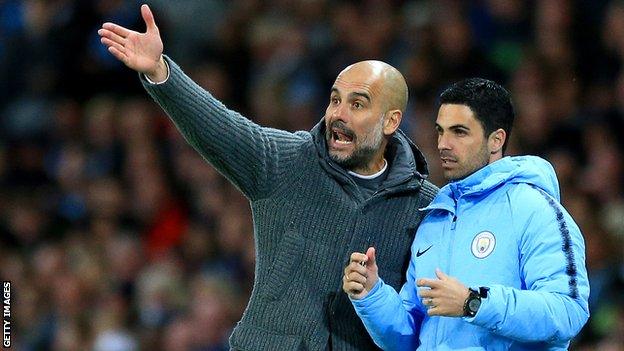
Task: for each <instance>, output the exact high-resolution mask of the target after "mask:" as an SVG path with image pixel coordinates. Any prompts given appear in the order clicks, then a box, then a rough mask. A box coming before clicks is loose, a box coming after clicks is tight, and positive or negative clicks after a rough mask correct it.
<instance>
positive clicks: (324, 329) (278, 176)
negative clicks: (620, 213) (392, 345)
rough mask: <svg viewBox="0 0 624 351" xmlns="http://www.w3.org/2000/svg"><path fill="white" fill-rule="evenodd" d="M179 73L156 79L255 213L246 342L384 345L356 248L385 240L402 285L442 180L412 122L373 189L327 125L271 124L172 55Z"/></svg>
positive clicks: (202, 149)
mask: <svg viewBox="0 0 624 351" xmlns="http://www.w3.org/2000/svg"><path fill="white" fill-rule="evenodd" d="M166 60H167V63H168V64H169V67H170V77H169V79H168V80H167V81H166V82H165V83H164V84H160V85H153V84H150V83H148V82H147V81H145V79H144V78H143V79H142V80H143V84H144V86H145V89H146V90H147V91H148V92H149V94H150V95H151V96H152V97H153V98H154V99H155V100H156V102H158V104H160V106H161V107H162V108H163V109H164V110H165V111H166V112H167V113H168V115H169V116H170V117H171V119H172V120H173V121H174V123H175V124H176V125H177V127H178V128H179V129H180V131H181V132H182V134H183V135H184V137H185V138H186V140H187V141H188V142H189V143H190V144H191V145H192V146H193V147H194V148H195V149H196V150H197V151H198V152H199V153H201V155H202V156H203V157H204V158H205V159H206V160H207V161H208V162H210V164H212V165H213V166H214V167H215V168H217V169H218V170H219V171H220V172H221V173H222V174H223V175H224V176H225V177H227V178H228V179H229V180H230V181H231V182H232V183H234V184H235V185H236V187H237V188H238V189H240V191H241V192H243V194H245V196H246V197H247V198H248V199H249V201H250V203H251V209H252V212H253V222H254V232H255V238H254V239H255V248H256V257H257V259H256V270H255V281H254V287H253V292H252V295H251V298H250V300H249V304H248V306H247V309H246V310H245V313H244V314H243V317H242V319H241V321H240V322H239V323H238V325H237V326H236V328H235V329H234V332H233V334H232V336H231V338H230V345H231V347H232V348H233V349H236V350H327V349H332V350H376V349H377V347H376V346H375V345H374V344H373V342H372V341H371V339H370V337H369V336H368V334H367V332H366V330H365V329H364V327H363V325H362V323H361V322H360V320H359V318H358V317H357V315H356V314H355V312H354V310H353V307H352V306H351V303H350V302H349V300H348V297H347V296H346V294H345V293H344V292H342V275H343V269H344V267H345V265H346V264H347V263H348V260H349V256H350V254H351V253H352V252H354V251H359V252H363V251H365V250H366V248H367V247H369V246H371V245H374V246H375V247H376V249H377V261H378V265H379V273H380V275H381V276H383V277H384V280H385V282H386V283H388V284H389V285H391V286H392V287H394V288H395V289H397V290H398V289H400V287H401V285H402V283H403V280H404V272H405V269H406V267H407V266H406V265H407V263H408V260H409V254H410V246H411V243H412V240H413V238H414V233H415V228H416V226H417V225H418V224H419V223H420V221H421V219H422V218H423V215H424V213H423V212H421V211H419V210H418V209H419V208H423V207H425V206H426V205H427V204H429V202H430V201H431V200H432V199H433V197H434V196H435V194H436V192H437V188H436V187H435V186H434V185H432V184H431V183H429V182H427V181H425V180H424V176H425V175H426V173H427V170H426V163H425V160H424V157H423V156H422V154H421V153H420V151H418V149H416V147H415V146H414V145H413V144H412V143H411V142H410V141H409V140H408V139H407V137H406V136H405V135H404V134H403V133H402V132H400V131H398V132H397V133H395V135H394V136H393V137H392V139H391V142H390V143H389V146H388V150H387V151H386V159H387V160H388V162H389V165H390V168H389V173H388V177H387V179H386V180H385V181H384V183H383V184H382V187H381V189H380V190H378V191H377V192H376V193H375V194H374V195H373V196H372V197H370V198H364V196H363V193H362V192H361V191H360V189H359V188H358V186H357V185H356V184H355V182H354V181H353V180H352V179H351V178H350V176H349V175H348V174H347V173H346V172H345V171H344V170H343V169H341V168H340V167H338V166H337V165H335V164H334V163H333V162H332V161H331V160H330V159H329V158H328V155H327V150H326V143H325V139H324V130H325V126H324V123H323V122H321V123H319V124H318V125H317V126H316V127H315V128H313V129H312V130H311V131H310V132H303V131H302V132H296V133H290V132H286V131H282V130H276V129H271V128H264V127H260V126H258V125H256V124H254V123H253V122H251V121H250V120H248V119H246V118H244V117H242V116H241V115H240V114H238V113H236V112H234V111H231V110H229V109H227V108H226V107H225V106H224V105H223V104H222V103H221V102H219V101H218V100H216V99H215V98H213V97H212V96H211V95H210V94H209V93H208V92H206V91H205V90H203V89H202V88H201V87H199V86H198V85H196V84H195V83H194V82H193V81H192V80H191V79H190V78H188V77H187V76H186V75H185V74H184V73H183V72H182V70H181V69H180V68H179V67H178V66H177V65H176V64H175V63H174V62H173V61H172V60H170V59H169V58H166Z"/></svg>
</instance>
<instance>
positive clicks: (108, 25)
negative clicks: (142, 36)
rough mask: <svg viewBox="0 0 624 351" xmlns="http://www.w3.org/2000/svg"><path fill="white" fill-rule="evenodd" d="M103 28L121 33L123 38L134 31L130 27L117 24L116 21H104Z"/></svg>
mask: <svg viewBox="0 0 624 351" xmlns="http://www.w3.org/2000/svg"><path fill="white" fill-rule="evenodd" d="M102 28H103V29H106V30H108V31H111V32H113V33H115V34H117V35H119V36H120V37H122V38H126V37H127V36H128V35H130V33H132V31H131V30H130V29H128V28H125V27H122V26H120V25H117V24H115V23H111V22H106V23H104V24H103V25H102ZM98 33H99V31H98ZM100 35H101V34H100Z"/></svg>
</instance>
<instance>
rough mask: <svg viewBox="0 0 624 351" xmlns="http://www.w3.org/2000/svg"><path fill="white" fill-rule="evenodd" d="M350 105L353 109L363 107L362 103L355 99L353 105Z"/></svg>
mask: <svg viewBox="0 0 624 351" xmlns="http://www.w3.org/2000/svg"><path fill="white" fill-rule="evenodd" d="M352 106H353V108H354V109H356V110H359V109H361V108H362V107H364V105H362V104H361V103H360V102H359V101H355V102H354V103H353V105H352Z"/></svg>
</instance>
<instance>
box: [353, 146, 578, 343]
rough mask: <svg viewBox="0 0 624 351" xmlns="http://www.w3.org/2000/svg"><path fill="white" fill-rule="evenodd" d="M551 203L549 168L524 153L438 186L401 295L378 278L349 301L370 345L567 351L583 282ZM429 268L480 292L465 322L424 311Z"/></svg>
mask: <svg viewBox="0 0 624 351" xmlns="http://www.w3.org/2000/svg"><path fill="white" fill-rule="evenodd" d="M559 200H560V197H559V184H558V182H557V178H556V175H555V172H554V169H553V168H552V166H551V165H550V163H548V162H547V161H545V160H543V159H541V158H539V157H534V156H521V157H505V158H503V159H501V160H498V161H496V162H494V163H492V164H490V165H488V166H486V167H484V168H482V169H480V170H479V171H477V172H475V173H474V174H472V175H470V176H468V177H467V178H465V179H462V180H460V181H457V182H451V183H449V184H448V185H446V186H445V187H443V188H442V189H441V190H440V193H439V194H438V196H437V197H436V198H435V199H434V200H433V202H432V203H431V204H430V205H429V206H428V207H427V208H425V209H424V210H430V212H429V213H428V215H427V217H425V219H424V220H423V222H422V223H421V225H420V227H419V228H418V231H417V234H416V239H415V240H414V243H413V245H412V257H411V261H410V265H409V268H408V271H407V281H406V283H405V284H404V285H403V287H402V289H401V292H400V293H399V294H397V292H396V291H395V290H393V289H392V288H391V287H389V286H387V285H385V284H384V283H383V280H382V279H380V280H379V282H378V283H377V285H376V286H375V287H374V288H373V289H372V290H371V292H370V293H369V294H368V295H367V296H366V297H365V298H363V299H361V300H352V303H353V306H354V307H355V309H356V312H357V313H358V315H359V316H360V318H361V319H362V321H363V322H364V325H365V326H366V328H367V330H368V332H369V333H370V334H371V336H372V337H373V339H374V340H375V342H376V343H377V345H379V346H380V347H381V348H383V349H384V350H415V349H419V350H510V349H511V350H528V349H532V350H535V349H540V350H562V349H567V347H568V345H569V342H570V339H571V338H572V337H574V336H575V335H576V334H577V333H578V332H579V331H580V330H581V328H582V326H583V325H584V324H585V322H586V321H587V319H588V318H589V310H588V306H587V299H588V297H589V283H588V280H587V271H586V268H585V244H584V241H583V236H582V234H581V232H580V230H579V228H578V226H577V225H576V223H574V220H573V219H572V218H571V217H570V215H569V214H568V212H567V211H566V210H565V209H564V208H563V207H562V206H561V204H560V203H559ZM377 250H378V251H379V250H383V247H379V248H377ZM436 268H440V269H441V270H442V271H443V272H445V273H446V274H448V275H450V276H453V277H455V278H457V279H459V280H460V281H461V282H462V283H463V284H464V285H466V286H471V287H475V288H476V287H479V286H486V287H489V288H490V291H489V295H488V297H487V298H486V299H483V301H482V304H481V307H480V309H479V311H478V313H477V315H476V316H475V317H473V318H467V317H429V316H428V315H427V312H426V311H427V309H426V307H425V306H424V305H423V304H422V301H421V299H420V298H419V297H418V295H417V287H416V280H417V279H419V278H436V275H435V269H436ZM383 273H384V272H379V275H380V277H383Z"/></svg>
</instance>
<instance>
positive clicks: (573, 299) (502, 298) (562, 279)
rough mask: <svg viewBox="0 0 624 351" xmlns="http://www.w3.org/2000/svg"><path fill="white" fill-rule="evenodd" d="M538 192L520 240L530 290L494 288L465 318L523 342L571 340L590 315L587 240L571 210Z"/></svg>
mask: <svg viewBox="0 0 624 351" xmlns="http://www.w3.org/2000/svg"><path fill="white" fill-rule="evenodd" d="M538 192H540V193H541V194H536V195H537V196H538V197H541V199H537V200H536V201H533V204H535V206H534V208H531V209H530V210H529V211H530V215H529V218H528V220H527V221H526V223H525V224H524V226H525V228H524V230H523V234H522V237H521V241H520V252H519V255H520V256H519V259H520V269H521V272H520V273H521V277H522V282H523V285H525V286H526V288H524V287H523V289H522V290H521V289H515V288H511V287H506V286H501V285H494V286H490V292H489V294H488V297H487V298H486V299H484V300H483V302H482V304H481V307H480V308H479V311H478V313H477V314H476V316H475V317H473V318H465V320H466V321H468V322H469V323H473V324H475V325H479V326H482V327H484V328H487V329H489V330H491V331H492V332H494V333H496V334H499V335H502V336H506V337H509V338H512V339H515V340H518V341H521V342H547V343H551V344H567V343H568V342H569V341H570V339H572V338H573V337H574V336H575V335H576V334H578V332H579V331H580V330H581V328H582V327H583V325H584V324H585V322H586V321H587V319H588V318H589V309H588V303H587V300H588V298H589V282H588V279H587V270H586V268H585V243H584V241H583V236H582V234H581V232H580V230H579V228H578V226H577V225H576V223H574V221H573V220H572V218H571V217H570V215H569V214H568V213H567V212H566V211H565V209H564V208H563V207H562V206H561V205H560V204H559V203H558V202H556V201H555V200H554V199H552V198H551V197H550V196H549V195H547V194H545V193H543V192H542V191H540V190H538ZM540 204H542V206H540ZM525 206H530V205H526V204H525Z"/></svg>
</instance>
